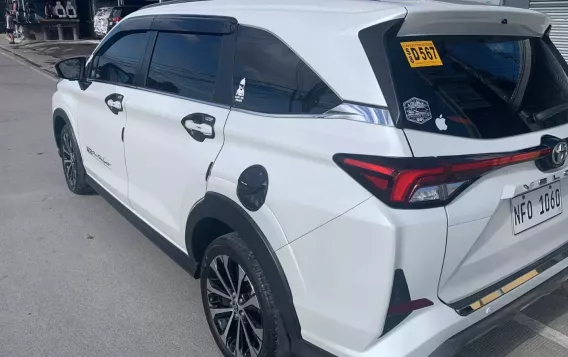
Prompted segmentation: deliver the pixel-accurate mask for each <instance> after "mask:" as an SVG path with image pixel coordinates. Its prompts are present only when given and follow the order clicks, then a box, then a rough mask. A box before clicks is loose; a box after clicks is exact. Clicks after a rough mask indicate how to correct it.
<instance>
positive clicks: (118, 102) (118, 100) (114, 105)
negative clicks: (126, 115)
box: [105, 93, 124, 115]
mask: <svg viewBox="0 0 568 357" xmlns="http://www.w3.org/2000/svg"><path fill="white" fill-rule="evenodd" d="M123 100H124V96H123V95H122V94H118V93H113V94H111V95H109V96H108V97H106V98H105V104H106V105H107V107H108V108H109V109H110V111H111V112H112V113H113V114H115V115H118V113H120V112H122V111H123V110H124V108H123V107H122V101H123Z"/></svg>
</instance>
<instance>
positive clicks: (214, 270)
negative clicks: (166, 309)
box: [201, 233, 284, 357]
mask: <svg viewBox="0 0 568 357" xmlns="http://www.w3.org/2000/svg"><path fill="white" fill-rule="evenodd" d="M201 297H202V299H203V307H204V309H205V315H206V317H207V322H208V324H209V328H210V329H211V332H212V333H213V336H214V338H215V341H216V342H217V345H218V346H219V348H220V349H221V351H222V352H223V355H224V356H226V357H257V356H258V357H268V356H278V355H280V352H281V351H280V344H281V343H282V338H281V337H280V336H282V335H283V332H284V328H283V326H282V324H281V322H280V318H279V314H278V311H277V310H276V307H275V306H274V301H273V299H272V292H271V290H270V286H269V285H268V283H267V281H266V278H265V276H264V273H263V272H262V269H261V267H260V265H259V264H258V261H257V260H256V258H255V257H254V254H253V252H252V251H251V250H250V249H249V248H248V247H247V245H246V244H245V242H244V241H243V240H242V238H241V237H240V236H239V235H238V234H237V233H229V234H226V235H224V236H221V237H219V238H217V239H216V240H214V241H213V242H212V243H211V245H210V246H209V247H208V248H207V251H206V252H205V257H204V258H203V264H202V272H201Z"/></svg>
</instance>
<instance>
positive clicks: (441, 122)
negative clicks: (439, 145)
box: [436, 114, 448, 131]
mask: <svg viewBox="0 0 568 357" xmlns="http://www.w3.org/2000/svg"><path fill="white" fill-rule="evenodd" d="M436 127H437V128H438V130H441V131H445V130H448V124H447V123H446V118H444V117H443V116H442V115H441V114H440V117H439V118H436Z"/></svg>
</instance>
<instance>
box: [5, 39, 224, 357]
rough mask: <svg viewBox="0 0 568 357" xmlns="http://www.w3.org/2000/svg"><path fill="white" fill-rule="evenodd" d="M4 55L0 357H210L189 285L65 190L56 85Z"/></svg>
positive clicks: (99, 210) (98, 208)
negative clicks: (55, 127) (54, 116)
mask: <svg viewBox="0 0 568 357" xmlns="http://www.w3.org/2000/svg"><path fill="white" fill-rule="evenodd" d="M2 53H3V52H2V50H0V356H2V357H4V356H6V357H15V356H26V357H28V356H29V357H35V356H42V357H43V356H57V357H62V356H73V357H76V356H133V357H140V356H196V357H201V356H207V357H208V356H214V357H218V356H219V353H218V352H217V348H216V346H215V345H214V341H213V339H212V337H210V333H209V330H208V328H207V324H206V322H205V317H204V315H203V312H202V305H201V299H200V293H199V284H198V282H197V281H194V280H193V279H192V278H191V277H190V276H189V275H188V274H187V273H186V272H184V271H183V270H182V269H181V268H180V267H179V266H178V265H176V264H175V263H174V262H172V261H171V260H170V258H169V257H168V256H166V255H165V254H164V253H162V252H161V251H160V250H159V249H157V248H156V247H155V246H154V245H153V244H152V243H151V242H150V241H149V240H147V239H146V238H145V237H144V236H143V235H142V234H140V233H139V232H138V231H137V230H136V229H135V228H134V227H132V226H131V225H130V224H129V223H128V222H127V221H126V220H125V219H123V218H122V217H121V216H120V215H119V214H118V213H117V212H116V211H115V210H114V209H113V208H112V207H111V206H109V205H108V204H107V203H106V202H105V201H104V200H103V199H102V198H101V197H99V196H95V195H93V196H86V197H85V196H83V197H80V196H75V195H73V194H71V193H70V192H69V191H68V190H67V187H66V185H65V181H64V179H63V174H62V169H61V165H60V162H59V159H58V157H57V154H56V151H55V146H54V143H53V139H52V131H51V130H52V129H51V118H50V107H51V94H52V93H53V91H54V90H55V82H54V81H52V80H50V79H48V78H46V77H44V76H43V75H41V74H39V73H37V72H34V71H32V70H31V69H30V68H26V67H24V66H22V65H20V64H18V63H16V62H14V61H13V60H11V59H8V58H7V57H5V56H4V55H3V54H2ZM90 237H92V239H89V238H90Z"/></svg>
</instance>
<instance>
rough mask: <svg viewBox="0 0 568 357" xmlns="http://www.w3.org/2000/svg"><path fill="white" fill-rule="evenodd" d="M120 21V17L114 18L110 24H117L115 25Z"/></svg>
mask: <svg viewBox="0 0 568 357" xmlns="http://www.w3.org/2000/svg"><path fill="white" fill-rule="evenodd" d="M120 20H122V17H120V16H117V17H115V18H112V19H111V20H110V22H111V23H115V24H117V23H119V22H120Z"/></svg>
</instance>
